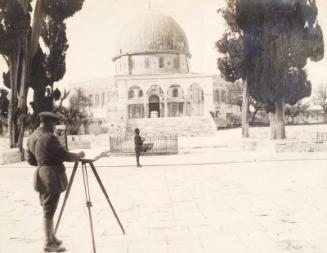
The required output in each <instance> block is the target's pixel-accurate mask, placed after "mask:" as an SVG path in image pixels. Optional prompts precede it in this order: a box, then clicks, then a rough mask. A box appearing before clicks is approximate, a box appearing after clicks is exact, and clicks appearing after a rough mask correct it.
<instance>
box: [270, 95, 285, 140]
mask: <svg viewBox="0 0 327 253" xmlns="http://www.w3.org/2000/svg"><path fill="white" fill-rule="evenodd" d="M275 106H276V111H275V113H269V116H270V133H271V139H272V140H276V139H285V138H286V134H285V116H284V102H283V101H281V102H276V103H275Z"/></svg>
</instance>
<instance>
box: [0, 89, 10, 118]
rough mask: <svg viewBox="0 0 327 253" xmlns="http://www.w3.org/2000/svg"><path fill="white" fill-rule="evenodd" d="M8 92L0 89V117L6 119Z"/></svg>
mask: <svg viewBox="0 0 327 253" xmlns="http://www.w3.org/2000/svg"><path fill="white" fill-rule="evenodd" d="M7 96H8V91H7V90H5V89H0V116H1V117H4V118H8V109H9V99H8V98H7Z"/></svg>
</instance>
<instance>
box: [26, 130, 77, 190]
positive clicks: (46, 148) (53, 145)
mask: <svg viewBox="0 0 327 253" xmlns="http://www.w3.org/2000/svg"><path fill="white" fill-rule="evenodd" d="M27 145H28V152H27V161H28V162H29V163H30V164H31V165H34V166H38V167H37V169H36V171H35V173H34V189H35V190H36V191H38V192H40V193H57V192H62V191H64V190H66V188H67V176H66V168H65V166H64V164H63V162H64V161H78V159H79V156H78V155H77V154H74V153H70V152H67V151H66V150H65V148H64V147H63V146H62V145H61V144H60V141H59V139H58V137H57V136H56V135H54V134H53V133H51V132H46V131H45V130H44V129H43V128H38V129H37V130H36V131H34V133H33V134H32V135H31V137H30V138H29V140H28V144H27Z"/></svg>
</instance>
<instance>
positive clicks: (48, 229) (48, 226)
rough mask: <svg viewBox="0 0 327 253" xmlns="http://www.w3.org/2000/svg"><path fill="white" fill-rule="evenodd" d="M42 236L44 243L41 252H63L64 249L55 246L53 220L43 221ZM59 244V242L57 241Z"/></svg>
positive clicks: (58, 245) (46, 219)
mask: <svg viewBox="0 0 327 253" xmlns="http://www.w3.org/2000/svg"><path fill="white" fill-rule="evenodd" d="M44 234H45V243H44V247H43V250H44V252H65V251H66V249H65V248H64V247H61V246H60V244H57V243H56V242H55V241H54V240H53V238H54V236H53V220H52V219H49V218H45V219H44ZM58 242H59V240H58Z"/></svg>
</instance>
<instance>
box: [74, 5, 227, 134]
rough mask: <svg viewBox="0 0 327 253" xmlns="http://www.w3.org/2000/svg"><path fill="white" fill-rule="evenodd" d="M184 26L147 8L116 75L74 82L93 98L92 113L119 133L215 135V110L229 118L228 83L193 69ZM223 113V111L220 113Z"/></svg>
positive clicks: (123, 41) (128, 37) (120, 45)
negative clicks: (134, 130) (226, 110)
mask: <svg viewBox="0 0 327 253" xmlns="http://www.w3.org/2000/svg"><path fill="white" fill-rule="evenodd" d="M190 59H191V53H190V52H189V45H188V41H187V37H186V35H185V33H184V31H183V29H182V28H181V27H180V26H179V25H178V23H177V22H176V21H175V20H174V19H172V18H171V17H169V16H167V15H165V14H162V13H160V12H158V11H155V10H151V9H149V10H146V11H145V12H144V13H141V14H140V15H138V16H137V17H136V18H135V19H134V20H132V21H131V22H130V23H128V24H127V25H126V27H125V28H124V29H123V30H122V33H121V35H120V36H119V38H118V41H117V48H116V55H115V56H114V57H113V62H114V64H115V76H114V77H111V78H107V79H101V80H94V81H88V82H85V83H78V84H75V85H73V87H74V88H82V89H83V90H84V92H85V93H86V95H87V96H88V97H89V99H90V101H91V105H90V107H89V108H88V113H89V115H90V116H91V117H94V118H98V119H102V120H103V122H105V124H107V126H108V128H109V132H111V133H113V134H115V133H116V134H117V133H119V134H120V135H122V136H126V135H127V136H128V135H132V134H133V129H134V128H136V127H139V128H141V129H142V132H144V133H146V134H182V135H198V134H213V133H214V132H215V131H216V125H215V122H214V120H213V118H212V115H213V114H212V113H211V114H210V112H215V111H217V110H220V113H219V117H221V118H224V117H225V118H226V112H222V111H221V109H222V108H225V107H226V103H225V102H226V82H225V81H223V80H222V79H221V78H219V77H218V76H215V75H211V74H199V73H192V72H190ZM216 116H217V115H216Z"/></svg>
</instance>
